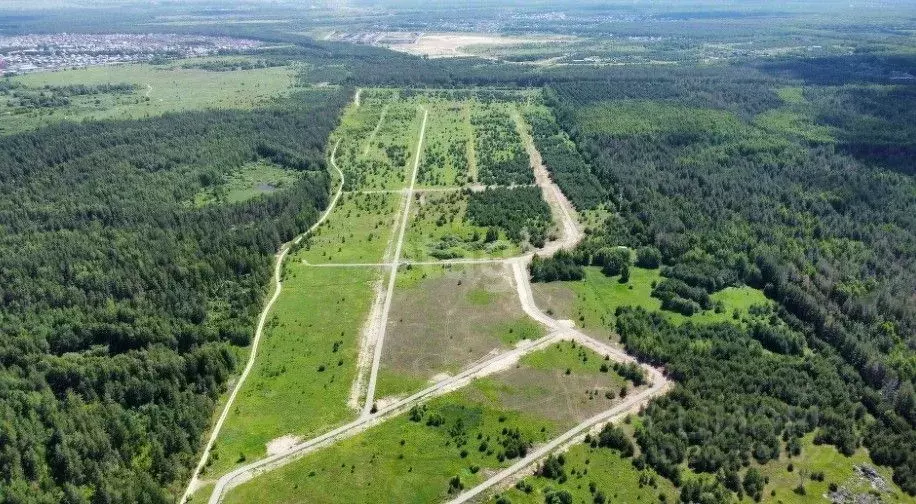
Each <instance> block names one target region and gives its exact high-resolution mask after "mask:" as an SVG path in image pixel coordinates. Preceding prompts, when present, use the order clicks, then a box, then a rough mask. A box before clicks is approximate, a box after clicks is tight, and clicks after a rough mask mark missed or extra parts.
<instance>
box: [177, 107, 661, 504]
mask: <svg viewBox="0 0 916 504" xmlns="http://www.w3.org/2000/svg"><path fill="white" fill-rule="evenodd" d="M427 116H428V112H427V111H424V115H423V124H422V129H421V132H420V138H419V142H418V147H417V153H418V154H417V156H416V158H415V159H414V166H413V171H412V176H411V182H410V186H409V188H408V189H407V190H406V192H405V196H406V198H405V200H406V201H405V203H404V207H403V210H402V213H401V219H400V220H401V222H400V229H399V233H398V238H397V241H396V246H395V251H394V254H393V257H392V259H391V261H390V262H383V263H372V264H364V265H363V264H359V265H357V264H353V265H345V264H334V265H320V266H340V267H344V266H346V267H363V266H370V267H377V266H387V267H390V268H391V274H390V276H389V280H388V289H387V291H385V298H384V302H383V305H382V306H383V307H382V310H381V314H380V316H379V317H378V321H377V325H376V330H378V331H379V332H378V333H377V337H376V339H375V341H374V355H373V361H372V367H371V371H370V375H369V383H368V385H367V390H366V400H365V403H364V405H363V411H362V414H361V415H360V416H359V418H357V419H356V420H355V421H353V422H350V423H348V424H346V425H343V426H340V427H338V428H336V429H333V430H331V431H329V432H327V433H325V434H323V435H321V436H318V437H315V438H313V439H310V440H306V441H303V442H300V443H297V444H295V445H293V446H290V447H289V448H287V449H285V450H284V451H282V452H280V453H277V454H274V455H271V456H269V457H266V458H264V459H261V460H258V461H255V462H253V463H251V464H248V465H246V466H243V467H240V468H237V469H235V470H234V471H232V472H230V473H228V474H226V475H224V476H223V477H221V478H220V479H219V480H218V481H217V482H216V485H215V487H214V490H213V493H212V494H211V496H210V500H209V503H210V504H218V503H219V502H220V500H221V499H222V497H223V496H224V495H225V493H226V492H227V491H228V490H229V489H231V488H233V487H235V486H237V485H239V484H242V483H244V482H246V481H248V480H250V479H252V478H254V477H256V476H257V475H259V474H262V473H264V472H267V471H270V470H273V469H276V468H278V467H281V466H283V465H285V464H287V463H289V462H291V461H293V460H296V459H297V458H299V457H302V456H304V455H306V454H308V453H311V452H313V451H315V450H317V449H320V448H323V447H326V446H329V445H331V444H333V443H335V442H337V441H340V440H342V439H346V438H349V437H352V436H354V435H357V434H359V433H361V432H363V431H365V430H366V429H368V428H370V427H372V426H375V425H378V424H379V423H382V422H384V421H385V420H387V419H389V418H391V417H394V416H397V415H399V414H401V413H403V412H405V411H406V410H408V409H410V408H411V407H413V406H414V405H417V404H420V403H422V402H425V401H428V400H430V399H432V398H434V397H438V396H441V395H443V394H446V393H448V392H452V391H454V390H457V389H459V388H461V387H463V386H465V385H467V384H468V383H470V382H471V381H472V380H473V379H475V378H479V377H482V376H486V375H489V374H492V373H496V372H499V371H502V370H505V369H509V368H511V367H512V366H514V365H515V364H516V363H517V362H518V361H519V359H521V357H523V356H524V355H526V354H528V353H530V352H533V351H537V350H540V349H543V348H545V347H546V346H548V345H550V344H551V343H554V342H557V341H560V340H573V341H576V342H578V343H580V344H582V345H583V346H586V347H588V348H590V349H592V350H594V351H596V352H598V353H599V354H602V355H607V356H609V357H610V358H611V359H613V360H615V361H618V362H635V359H633V357H631V356H629V355H628V354H626V352H624V351H623V350H621V349H619V348H616V347H613V346H611V345H608V344H606V343H604V342H600V341H597V340H595V339H593V338H591V337H589V336H587V335H586V334H584V333H582V332H580V331H578V330H576V329H575V327H574V326H573V325H572V323H571V322H569V321H561V320H557V319H554V318H552V317H550V316H548V315H547V314H546V313H544V312H543V311H541V310H540V308H538V307H537V305H536V303H535V301H534V295H533V292H532V290H531V283H530V280H529V278H528V264H529V262H530V261H531V258H532V257H533V255H534V254H544V255H547V254H552V253H554V252H556V251H557V250H559V249H561V248H564V249H565V248H572V247H574V246H575V245H576V244H577V243H578V242H579V241H580V240H581V238H582V236H583V235H582V232H581V230H580V228H579V225H578V222H577V221H576V218H575V215H576V214H575V209H573V207H572V205H571V204H570V203H569V201H568V200H567V199H566V197H565V196H564V195H563V193H562V192H561V191H560V189H559V187H557V186H556V184H554V183H553V181H552V180H551V179H550V177H549V175H548V174H547V171H546V168H545V167H544V166H543V163H542V162H541V157H540V154H539V153H538V152H537V149H536V147H535V146H534V143H533V141H532V139H531V136H530V134H528V133H527V130H526V129H524V134H523V138H524V139H525V143H526V148H527V149H528V152H529V156H530V158H531V163H532V168H533V169H534V170H535V174H536V177H535V178H536V180H537V183H538V185H539V186H540V187H541V189H542V192H543V193H544V197H545V200H546V201H547V202H548V204H550V206H551V209H552V213H553V214H554V215H555V218H556V220H557V221H558V222H559V224H560V225H559V231H560V234H561V236H560V237H559V238H558V239H557V240H555V241H553V242H550V243H548V244H547V246H545V248H543V249H541V250H538V251H536V252H534V253H530V254H526V255H524V256H521V257H515V258H509V259H484V260H463V261H462V262H465V263H472V264H473V263H476V262H503V263H508V264H510V265H511V268H512V276H513V283H514V285H515V287H516V291H517V294H518V297H519V303H520V304H521V307H522V309H523V311H524V312H525V313H526V314H527V315H528V316H529V317H531V318H532V319H534V320H535V321H537V322H538V323H540V324H542V325H544V326H545V327H547V329H548V335H547V336H544V337H543V338H540V339H538V340H535V341H526V342H522V343H520V344H519V345H518V346H517V347H516V348H513V349H512V350H509V351H506V352H503V353H501V354H499V355H496V356H493V357H491V358H489V359H486V360H483V361H479V362H478V363H475V364H474V365H472V366H470V367H468V368H467V369H465V370H464V371H462V372H461V373H458V374H457V375H455V376H453V377H449V378H446V379H444V380H442V381H439V382H437V383H435V384H433V385H430V386H429V387H427V388H425V389H423V390H421V391H419V392H417V393H415V394H413V395H411V396H409V397H407V398H404V399H401V400H398V401H396V402H394V403H392V404H390V405H386V406H383V407H381V408H379V410H378V411H377V412H375V413H371V408H372V405H373V402H374V395H375V384H376V379H377V375H378V368H379V365H380V362H381V353H382V348H383V342H384V331H385V328H386V326H387V318H388V312H389V310H390V306H391V296H392V293H393V290H394V283H395V278H396V274H397V267H398V265H399V264H401V260H400V257H401V248H402V245H403V241H404V236H405V231H406V227H407V221H408V219H409V213H410V204H411V201H412V199H413V193H414V186H415V182H416V176H417V170H418V166H419V158H420V155H419V153H420V151H421V148H422V145H423V138H424V134H425V130H426V120H427ZM521 126H523V124H522V125H520V127H521ZM335 151H336V146H335ZM332 164H333V165H334V166H335V168H336V164H335V163H333V156H332ZM539 172H540V173H539ZM341 176H342V173H341ZM339 194H340V191H338V196H339ZM334 203H336V197H335V200H334ZM325 215H327V214H325ZM283 253H284V254H285V252H283ZM448 262H449V261H434V262H433V263H434V264H445V263H448ZM454 262H458V261H454ZM406 263H407V262H406V261H405V262H404V264H406ZM278 264H279V261H278ZM412 264H420V263H412ZM314 266H319V265H314ZM278 268H279V266H278ZM277 272H279V269H277ZM277 274H279V273H277ZM276 281H277V292H278V291H279V276H277V279H276ZM276 295H277V294H276V293H275V296H276ZM252 359H253V357H252ZM250 363H251V360H249V366H250ZM642 367H643V369H644V370H645V371H646V373H647V375H648V377H649V381H650V383H651V385H650V386H649V387H648V388H646V389H644V390H642V391H640V392H638V393H634V394H631V395H630V396H628V398H627V399H626V400H625V401H623V402H621V403H619V404H617V405H615V406H614V407H612V408H610V409H608V410H607V411H604V412H602V413H599V414H598V415H595V416H593V417H591V418H589V419H588V420H586V421H585V422H582V423H580V424H579V425H577V426H576V427H574V428H572V429H570V430H569V431H567V432H565V433H564V434H562V435H561V436H559V437H557V438H555V439H553V440H551V441H549V442H547V443H545V444H544V445H542V446H539V447H537V448H536V449H535V450H533V451H532V452H531V453H530V454H529V455H528V456H526V457H525V458H524V459H522V460H520V461H519V462H517V463H515V464H513V465H512V466H510V467H508V468H506V469H503V470H501V471H499V472H498V473H497V474H495V475H493V476H492V477H491V478H489V479H487V480H486V481H484V482H483V483H481V484H480V485H477V486H475V487H473V488H471V489H470V490H468V491H467V492H465V493H463V494H461V495H459V496H458V497H457V498H456V499H455V500H454V501H452V502H455V503H463V502H467V501H469V500H472V499H475V498H477V497H478V496H480V495H481V494H483V493H484V492H485V491H487V490H488V489H490V488H492V487H493V486H495V485H498V484H500V483H501V482H504V481H505V480H507V479H509V478H511V477H513V476H514V475H517V474H518V473H519V472H520V471H522V470H524V469H525V468H527V467H530V466H531V465H532V464H534V463H536V462H537V461H538V460H539V459H541V458H542V457H545V456H547V454H549V453H551V452H553V451H555V450H558V449H563V448H564V447H566V446H569V444H570V443H573V442H575V441H576V440H578V439H579V438H580V437H582V436H584V435H585V434H586V433H587V432H588V431H589V430H590V429H593V428H596V427H597V426H600V425H602V424H604V423H607V422H609V421H614V420H616V419H618V418H620V417H622V416H625V415H627V414H629V413H632V412H635V411H637V410H638V409H639V408H640V407H642V406H643V405H644V404H645V403H646V402H647V401H649V400H650V399H651V398H653V397H655V396H657V395H659V394H662V393H665V392H666V391H667V389H668V387H669V386H670V383H669V382H668V381H667V380H666V379H665V377H664V375H663V374H662V371H661V370H659V369H656V368H653V367H650V366H647V365H642ZM247 369H248V367H246V370H247ZM237 388H238V387H237ZM226 410H228V405H227V406H226ZM224 413H225V410H224ZM215 436H216V435H215V434H214V435H213V436H211V438H212V439H215ZM212 439H211V443H210V444H209V445H208V450H209V447H210V445H212ZM205 460H206V459H205V458H202V459H201V464H202V463H203V462H204V461H205ZM198 472H199V471H198ZM196 474H197V472H195V475H196ZM189 490H190V487H189Z"/></svg>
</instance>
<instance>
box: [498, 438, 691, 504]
mask: <svg viewBox="0 0 916 504" xmlns="http://www.w3.org/2000/svg"><path fill="white" fill-rule="evenodd" d="M564 457H565V459H566V463H565V464H564V468H565V470H566V473H567V477H568V479H567V480H566V481H565V482H563V483H559V482H558V481H557V480H552V479H547V478H544V477H541V476H529V477H527V478H524V482H525V483H526V484H527V485H530V487H531V491H530V492H527V493H526V492H523V491H522V490H519V489H518V488H515V487H513V488H510V489H508V490H505V491H502V492H497V493H495V494H494V495H492V496H491V498H490V499H489V500H488V501H487V502H491V503H492V502H496V499H497V498H498V497H500V496H502V497H506V498H508V499H509V500H510V502H512V504H541V503H543V502H545V496H546V494H547V493H549V492H550V491H559V490H565V491H567V492H569V493H570V495H572V497H573V502H576V503H589V504H590V503H592V502H595V500H594V498H595V494H593V493H592V491H591V484H592V483H594V486H595V490H596V492H597V491H600V492H602V493H603V494H604V495H605V497H606V498H607V502H610V503H616V502H625V503H628V504H638V503H643V504H653V503H657V502H659V501H660V498H659V497H660V496H661V495H664V496H665V499H666V501H667V502H675V501H676V499H675V497H676V496H677V490H676V489H675V488H674V486H673V485H672V484H671V482H670V481H668V480H666V479H664V478H662V477H660V476H657V475H656V474H655V472H654V471H652V470H651V469H647V470H645V471H637V470H636V469H635V468H634V467H633V464H632V461H631V460H632V459H630V458H623V457H621V456H620V452H618V451H615V450H611V449H609V448H591V447H590V446H588V445H585V444H577V445H574V446H573V447H572V448H570V449H569V451H567V452H566V453H565V454H564ZM641 478H642V482H641V481H640V480H641ZM652 481H654V482H655V486H653V485H652V484H651V482H652Z"/></svg>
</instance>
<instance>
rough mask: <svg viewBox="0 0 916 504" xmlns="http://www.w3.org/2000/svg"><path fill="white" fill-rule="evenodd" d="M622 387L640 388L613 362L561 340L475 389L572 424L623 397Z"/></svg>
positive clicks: (496, 399)
mask: <svg viewBox="0 0 916 504" xmlns="http://www.w3.org/2000/svg"><path fill="white" fill-rule="evenodd" d="M622 389H625V390H627V393H630V392H633V391H635V390H636V388H634V386H633V384H632V383H628V382H627V381H626V380H625V379H624V378H623V377H621V376H620V375H618V374H617V373H615V372H614V370H613V367H612V363H611V362H609V361H606V360H605V359H604V357H603V356H601V355H598V354H596V353H594V352H593V351H591V350H588V349H586V348H583V347H581V346H579V345H576V344H575V343H574V342H562V343H556V344H554V345H551V346H550V347H548V348H547V349H545V350H542V351H539V352H535V353H532V354H529V355H526V356H525V357H524V358H523V359H522V361H521V363H520V364H519V365H518V366H516V367H514V368H513V369H510V370H507V371H504V372H502V373H499V374H497V375H494V376H491V377H488V378H483V379H480V380H479V381H478V382H477V384H476V387H475V389H474V390H476V391H478V392H479V393H480V394H481V395H483V396H484V397H486V398H487V399H489V400H491V401H492V402H493V403H494V404H499V405H502V406H503V407H506V408H509V409H511V410H514V411H522V412H525V413H529V414H532V415H541V416H544V417H546V418H549V419H551V420H553V421H554V422H556V423H557V424H558V425H560V426H562V427H563V428H571V427H573V426H574V425H576V424H578V423H580V422H583V421H585V420H587V419H588V418H591V417H592V416H594V415H596V414H598V413H600V412H602V411H605V410H607V409H609V408H611V407H612V406H614V404H616V403H618V402H620V400H621V390H622ZM472 392H473V390H472V391H471V392H469V393H472Z"/></svg>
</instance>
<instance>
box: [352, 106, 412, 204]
mask: <svg viewBox="0 0 916 504" xmlns="http://www.w3.org/2000/svg"><path fill="white" fill-rule="evenodd" d="M371 116H372V117H375V118H376V121H375V122H373V121H369V122H363V129H362V131H363V132H365V131H366V128H370V127H371V128H370V129H369V130H368V131H369V134H368V135H367V136H362V137H361V143H360V148H359V149H357V150H356V151H355V152H354V154H355V156H352V157H350V158H344V159H343V163H342V164H341V163H338V164H340V165H341V167H342V169H344V170H345V173H346V176H347V186H346V189H348V190H379V189H402V188H404V187H406V186H407V185H408V184H409V182H410V181H409V177H410V172H411V170H412V168H413V157H414V156H415V155H416V149H417V139H418V137H419V135H420V126H421V125H422V123H423V113H422V111H421V110H420V108H419V107H418V106H417V105H416V104H413V103H409V102H393V103H391V104H390V105H389V106H388V108H387V109H386V110H385V115H384V118H382V120H381V122H378V119H379V118H380V117H381V109H379V111H378V115H376V114H375V113H372V114H371ZM376 128H377V129H376ZM362 142H365V143H362Z"/></svg>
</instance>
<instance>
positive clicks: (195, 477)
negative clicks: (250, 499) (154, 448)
mask: <svg viewBox="0 0 916 504" xmlns="http://www.w3.org/2000/svg"><path fill="white" fill-rule="evenodd" d="M338 146H340V139H338V140H337V143H335V144H334V148H333V149H332V150H331V166H333V167H334V169H335V170H336V171H337V176H338V177H340V184H339V185H338V186H337V191H336V192H335V193H334V198H333V199H331V203H330V204H329V205H328V207H327V208H325V210H324V212H323V213H322V214H321V217H319V218H318V220H317V221H315V223H314V224H312V226H311V227H309V228H308V229H307V230H306V231H305V232H304V233H302V234H300V235H299V236H297V237H296V238H295V239H294V240H293V241H292V243H294V244H298V243H299V242H301V241H302V237H304V236H306V235H307V234H309V233H311V232H312V231H314V230H315V229H317V228H318V226H320V225H321V224H322V223H323V222H324V221H325V220H326V219H327V218H328V215H330V214H331V212H332V211H333V210H334V207H335V206H337V200H339V199H340V195H341V193H342V192H343V186H344V174H343V172H342V171H341V170H340V168H339V167H338V166H337V161H336V155H337V147H338ZM289 249H290V243H284V244H283V245H282V246H281V247H280V250H279V252H278V253H277V256H276V257H277V258H276V260H275V261H274V292H273V295H271V297H270V300H268V301H267V304H265V305H264V308H263V309H262V310H261V315H260V316H259V317H258V325H257V328H256V329H255V331H254V337H253V338H252V340H251V352H249V354H248V362H246V363H245V369H243V370H242V374H240V375H239V377H238V380H237V381H236V382H235V386H234V387H233V388H232V392H231V393H230V394H229V398H228V399H227V400H226V405H225V406H223V411H222V412H221V413H220V415H219V418H218V419H217V420H216V423H215V424H214V425H213V429H212V430H211V432H210V438H209V439H207V445H206V446H205V447H204V452H203V453H202V454H201V456H200V460H199V461H198V462H197V466H196V467H195V468H194V473H193V474H192V475H191V481H190V482H189V483H188V486H187V488H186V489H185V491H184V494H183V495H182V496H181V500H180V503H181V504H184V503H185V502H187V500H188V497H190V496H191V494H193V493H194V491H195V490H196V489H197V485H198V483H199V477H200V471H202V470H203V468H204V466H205V465H206V464H207V459H208V458H209V457H210V450H212V449H213V444H214V443H215V442H216V438H217V437H218V436H219V432H220V430H221V429H222V428H223V423H224V422H225V421H226V417H227V416H228V415H229V408H230V407H231V406H232V403H233V402H235V396H236V395H238V393H239V390H241V388H242V385H243V384H244V383H245V379H246V378H248V374H249V373H250V372H251V369H252V368H253V367H254V360H255V357H257V354H258V344H259V343H260V342H261V335H262V334H263V332H264V324H265V323H266V322H267V315H268V314H269V313H270V309H271V308H272V307H273V305H274V303H275V302H276V301H277V298H279V297H280V291H282V290H283V283H282V282H281V281H280V273H281V272H282V270H283V260H284V259H285V258H286V254H287V253H288V252H289Z"/></svg>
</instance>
